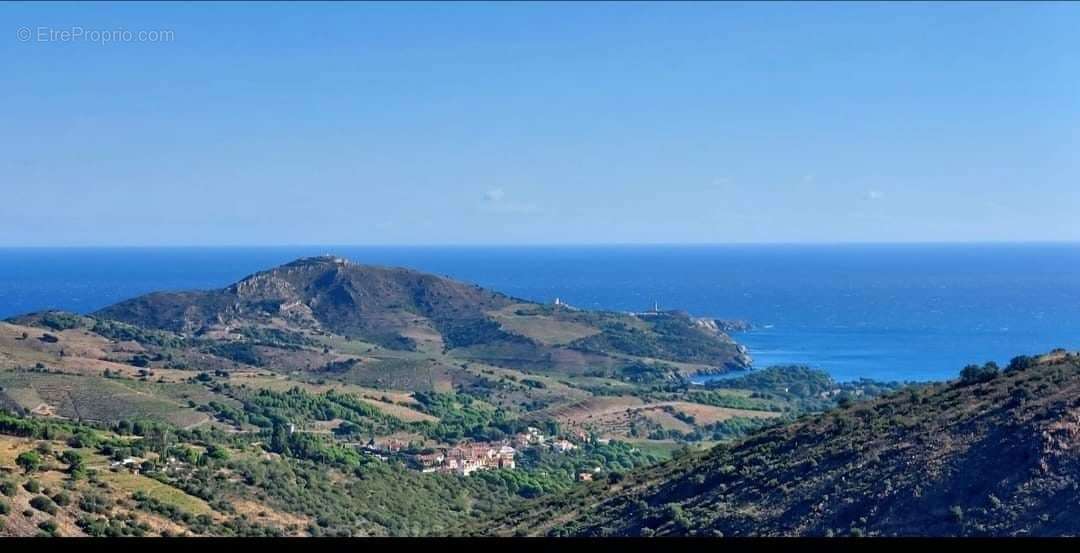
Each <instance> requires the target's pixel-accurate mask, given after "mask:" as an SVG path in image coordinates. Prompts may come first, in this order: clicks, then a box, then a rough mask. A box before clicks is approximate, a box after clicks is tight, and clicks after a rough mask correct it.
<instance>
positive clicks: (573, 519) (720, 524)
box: [469, 352, 1080, 536]
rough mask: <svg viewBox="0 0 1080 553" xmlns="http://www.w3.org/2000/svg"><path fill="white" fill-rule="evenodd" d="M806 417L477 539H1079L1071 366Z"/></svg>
mask: <svg viewBox="0 0 1080 553" xmlns="http://www.w3.org/2000/svg"><path fill="white" fill-rule="evenodd" d="M964 375H965V379H963V380H958V381H955V382H952V383H947V384H939V385H934V386H930V387H926V388H921V389H918V388H911V389H908V390H905V391H901V392H897V393H894V394H892V395H889V396H887V397H883V398H880V399H877V400H873V401H867V402H862V403H856V404H854V405H853V406H850V407H847V408H841V409H834V410H832V411H829V412H827V413H825V414H820V415H808V416H805V417H803V418H801V419H799V420H798V421H796V422H794V423H792V424H790V425H786V426H781V427H776V428H773V429H770V430H766V431H763V432H761V433H758V434H756V435H753V436H752V437H750V438H748V439H746V440H745V441H742V442H739V443H736V444H733V445H730V446H729V445H722V446H718V447H716V448H714V449H713V450H711V451H708V452H706V453H698V454H688V455H686V456H683V457H681V458H678V459H675V460H672V461H670V462H668V463H664V464H661V465H658V466H654V467H650V468H647V469H643V470H638V471H634V472H631V473H629V474H626V475H621V476H616V477H613V478H609V479H608V480H606V481H604V482H597V483H593V484H591V485H589V486H586V487H583V488H581V489H578V490H575V491H574V492H572V493H569V494H565V495H561V496H555V497H550V498H547V499H544V500H543V501H540V502H536V503H533V504H530V505H528V506H526V507H523V508H521V509H517V510H513V511H510V512H506V513H504V514H502V515H501V516H498V517H496V519H495V520H494V521H493V522H489V523H484V524H482V525H480V526H478V527H473V528H470V529H469V531H470V532H474V533H479V534H519V533H522V534H537V535H591V536H618V535H623V536H637V535H704V536H710V535H724V536H859V535H884V536H892V535H899V536H944V535H964V536H985V535H993V536H1013V535H1021V536H1026V535H1031V536H1058V535H1077V534H1080V519H1077V517H1076V516H1075V514H1076V513H1077V511H1078V509H1080V456H1078V455H1077V451H1078V449H1077V448H1078V447H1080V356H1076V355H1068V354H1065V353H1063V352H1055V353H1053V354H1050V355H1047V356H1044V357H1042V358H1040V359H1039V360H1037V361H1032V360H1030V359H1025V358H1018V359H1017V360H1016V361H1015V362H1014V363H1013V364H1012V365H1011V366H1010V368H1009V369H1007V370H1006V371H1005V372H1003V373H1001V374H995V371H994V370H993V367H988V368H986V370H984V369H982V368H978V367H969V368H968V369H965V372H964Z"/></svg>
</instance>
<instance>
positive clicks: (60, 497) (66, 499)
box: [52, 492, 71, 507]
mask: <svg viewBox="0 0 1080 553" xmlns="http://www.w3.org/2000/svg"><path fill="white" fill-rule="evenodd" d="M52 500H53V502H54V503H56V504H57V505H59V506H61V507H66V506H68V505H71V496H70V495H68V494H67V492H57V493H56V495H54V496H52Z"/></svg>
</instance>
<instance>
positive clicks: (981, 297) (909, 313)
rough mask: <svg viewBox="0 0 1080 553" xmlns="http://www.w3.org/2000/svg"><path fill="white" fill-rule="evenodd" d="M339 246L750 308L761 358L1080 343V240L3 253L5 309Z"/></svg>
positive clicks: (910, 358)
mask: <svg viewBox="0 0 1080 553" xmlns="http://www.w3.org/2000/svg"><path fill="white" fill-rule="evenodd" d="M324 253H333V254H335V255H340V256H344V257H348V258H350V259H352V260H355V261H357V262H360V263H371V264H380V265H398V266H406V267H412V268H416V269H420V270H424V271H430V272H434V273H438V274H442V275H447V276H450V277H453V278H457V279H461V280H465V281H470V282H475V283H477V284H480V285H482V286H486V287H490V288H494V289H497V290H499V291H502V292H505V293H508V294H510V295H513V296H517V297H521V298H527V299H532V300H537V301H544V302H548V301H552V300H553V299H554V298H556V297H559V298H562V299H563V300H564V301H566V302H568V303H570V304H571V305H575V306H579V307H583V308H603V309H613V310H644V309H648V308H651V307H652V306H653V304H654V302H658V303H659V304H660V307H661V308H662V309H683V310H686V311H689V312H690V313H692V314H694V315H698V316H711V317H716V318H722V319H745V320H748V321H750V322H752V323H754V324H755V325H756V326H757V328H756V329H755V330H752V331H749V332H744V333H738V334H735V335H734V337H735V339H736V340H738V341H739V342H741V343H743V344H745V345H746V346H747V347H748V348H749V349H750V352H751V354H752V356H753V357H754V359H755V366H756V367H759V368H760V367H766V366H769V365H774V364H788V363H798V364H806V365H810V366H813V367H819V368H822V369H824V370H827V371H828V372H830V373H831V374H832V375H833V376H834V377H835V378H837V379H839V380H850V379H855V378H860V377H867V378H874V379H880V380H938V379H946V378H952V377H954V376H955V375H956V374H957V372H958V371H959V370H960V368H961V367H962V366H963V365H965V364H968V363H972V362H979V363H981V362H985V361H989V360H993V361H997V362H998V363H1006V362H1008V360H1009V359H1010V358H1012V357H1013V356H1015V355H1019V354H1033V353H1040V352H1045V351H1048V350H1050V349H1053V348H1055V347H1064V348H1069V349H1080V245H1078V244H1011V245H1005V244H963V245H961V244H949V245H724V246H588V247H584V246H583V247H561V246H560V247H555V246H551V247H325V246H322V247H278V248H115V249H109V248H101V249H96V248H76V249H51V248H50V249H0V317H8V316H11V315H16V314H19V313H24V312H29V311H34V310H40V309H46V308H59V309H67V310H72V311H78V312H89V311H93V310H95V309H98V308H101V307H104V306H106V305H109V304H111V303H113V302H116V301H118V300H122V299H125V298H129V297H132V296H135V295H138V294H142V293H145V292H150V291H154V290H184V289H199V288H212V287H220V286H224V285H227V284H229V283H231V282H233V281H236V280H238V279H240V278H242V277H244V276H246V275H248V274H251V273H253V272H256V271H259V270H262V269H266V268H270V267H273V266H275V265H279V264H282V263H285V262H288V261H290V260H292V259H295V258H297V257H300V256H307V255H317V254H324Z"/></svg>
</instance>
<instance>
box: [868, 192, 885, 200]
mask: <svg viewBox="0 0 1080 553" xmlns="http://www.w3.org/2000/svg"><path fill="white" fill-rule="evenodd" d="M884 197H885V194H884V193H883V192H882V191H880V190H867V191H866V199H867V200H871V201H877V200H880V199H882V198H884Z"/></svg>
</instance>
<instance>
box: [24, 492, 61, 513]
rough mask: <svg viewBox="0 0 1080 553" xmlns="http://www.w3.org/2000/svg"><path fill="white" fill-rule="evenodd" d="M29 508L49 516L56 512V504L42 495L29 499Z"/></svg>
mask: <svg viewBox="0 0 1080 553" xmlns="http://www.w3.org/2000/svg"><path fill="white" fill-rule="evenodd" d="M30 506H31V507H33V508H35V509H37V510H39V511H42V512H45V513H49V514H50V515H55V514H56V511H57V509H56V504H55V503H53V501H52V500H51V499H49V498H47V497H45V496H43V495H38V496H35V497H34V498H33V499H31V500H30Z"/></svg>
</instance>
